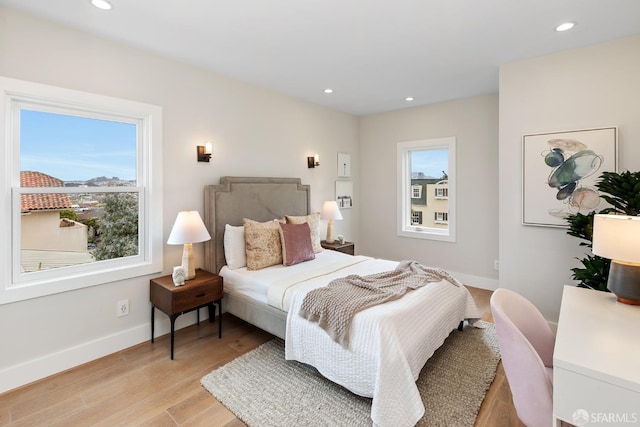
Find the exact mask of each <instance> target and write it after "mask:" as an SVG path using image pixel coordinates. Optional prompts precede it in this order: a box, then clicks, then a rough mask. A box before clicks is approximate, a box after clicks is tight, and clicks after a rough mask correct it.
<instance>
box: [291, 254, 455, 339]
mask: <svg viewBox="0 0 640 427" xmlns="http://www.w3.org/2000/svg"><path fill="white" fill-rule="evenodd" d="M441 280H446V281H448V282H450V283H451V284H453V285H455V286H462V284H461V283H460V282H459V281H458V280H456V279H455V278H454V277H452V276H451V275H450V274H449V273H447V272H446V271H444V270H442V269H439V268H432V267H425V266H423V265H421V264H419V263H417V262H416V261H402V262H400V264H398V266H397V267H396V268H395V270H392V271H386V272H383V273H377V274H371V275H368V276H358V275H355V274H352V275H349V276H346V277H341V278H339V279H335V280H332V281H331V283H329V284H328V285H327V286H325V287H323V288H318V289H314V290H312V291H311V292H309V293H308V294H307V295H306V296H305V297H304V300H303V301H302V306H301V308H300V313H299V314H300V316H302V317H304V318H305V319H307V320H309V321H311V322H314V323H317V324H318V325H319V326H320V327H321V328H322V329H324V330H325V331H326V332H327V334H329V336H330V337H331V338H332V339H333V340H334V341H336V342H337V343H339V344H340V345H341V346H342V347H344V348H348V347H349V328H350V326H351V321H352V320H353V316H355V315H356V313H358V312H359V311H362V310H364V309H366V308H368V307H371V306H374V305H377V304H382V303H384V302H387V301H393V300H395V299H398V298H400V297H402V296H403V295H404V294H406V293H407V292H409V291H410V290H413V289H417V288H419V287H422V286H424V285H426V284H427V283H429V282H439V281H441Z"/></svg>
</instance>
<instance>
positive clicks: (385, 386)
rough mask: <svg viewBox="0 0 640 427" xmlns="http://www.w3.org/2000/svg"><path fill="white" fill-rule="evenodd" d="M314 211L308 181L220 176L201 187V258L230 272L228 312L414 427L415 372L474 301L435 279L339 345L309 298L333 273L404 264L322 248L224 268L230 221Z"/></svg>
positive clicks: (363, 318) (376, 419) (361, 317)
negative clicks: (306, 305) (307, 305)
mask: <svg viewBox="0 0 640 427" xmlns="http://www.w3.org/2000/svg"><path fill="white" fill-rule="evenodd" d="M311 214H312V212H311V210H310V188H309V186H307V185H302V183H301V180H300V179H298V178H244V177H223V178H221V179H220V184H217V185H210V186H207V187H206V188H205V224H206V225H207V227H208V229H209V232H210V234H211V235H212V239H211V240H210V241H209V242H207V243H206V244H205V265H206V268H207V269H208V270H209V271H215V272H218V273H219V274H221V275H222V276H223V277H224V287H225V298H224V308H225V311H227V312H229V313H231V314H233V315H235V316H237V317H239V318H241V319H244V320H246V321H247V322H249V323H251V324H253V325H256V326H258V327H259V328H262V329H264V330H266V331H268V332H270V333H272V334H274V335H276V336H278V337H280V338H283V339H284V340H285V357H286V359H288V360H297V361H300V362H302V363H306V364H309V365H311V366H314V367H315V368H316V369H317V370H318V371H319V372H320V373H321V374H322V375H323V376H325V377H326V378H328V379H330V380H331V381H334V382H336V383H338V384H340V385H342V386H344V387H345V388H347V389H349V390H350V391H352V392H353V393H355V394H358V395H361V396H365V397H370V398H372V399H373V400H372V410H371V418H372V421H373V423H374V424H375V425H379V426H412V425H415V423H416V422H417V421H418V420H419V419H420V418H421V417H422V415H423V413H424V405H423V403H422V399H421V397H420V394H419V392H418V389H417V387H416V385H415V381H416V380H417V377H418V374H419V373H420V370H421V369H422V367H423V366H424V364H425V363H426V361H427V359H428V358H429V357H431V355H432V354H433V353H434V351H435V350H436V349H437V348H438V347H440V346H441V345H442V343H443V342H444V340H445V339H446V337H447V336H448V335H449V334H450V333H451V332H452V331H453V330H454V329H455V328H456V327H457V326H458V325H459V324H460V322H461V321H463V320H465V319H467V320H471V321H473V320H475V319H477V318H478V317H479V316H478V311H477V308H476V306H475V304H474V302H473V299H472V297H471V295H470V294H469V292H468V291H467V289H466V288H464V286H462V285H461V284H460V283H459V282H457V281H456V280H455V279H450V280H442V281H438V282H433V283H429V284H428V285H427V286H423V287H420V288H418V289H416V290H414V291H411V292H410V293H409V294H407V295H405V296H404V297H402V298H399V299H396V300H393V301H389V302H386V303H384V304H380V305H376V306H373V307H370V308H368V309H366V310H364V311H361V312H359V313H358V314H356V315H355V316H354V317H353V321H352V323H351V326H350V333H349V342H348V345H347V346H346V347H345V346H344V345H341V344H339V343H338V342H336V341H335V340H333V339H332V338H331V337H330V336H329V335H328V334H327V333H326V332H325V330H323V329H322V328H320V327H319V326H318V325H317V324H316V323H314V322H311V321H309V320H307V319H304V318H303V317H301V316H300V315H299V312H300V308H301V306H302V304H303V301H304V296H305V295H306V294H307V293H309V292H311V291H313V290H315V289H319V288H321V287H324V286H326V285H327V284H328V283H329V282H331V281H332V280H333V279H337V278H340V277H344V276H346V275H350V274H355V275H359V276H366V275H370V274H376V273H382V272H386V271H389V270H393V269H394V268H395V267H396V266H397V265H398V262H396V261H390V260H380V259H374V258H371V257H366V256H350V255H346V254H343V253H339V252H336V251H329V250H326V251H320V252H317V253H315V259H313V260H312V261H309V262H301V263H298V264H295V265H292V266H284V265H282V264H280V265H274V266H271V267H267V268H264V269H260V270H248V269H247V268H246V267H238V265H235V264H236V262H235V260H233V261H231V260H230V265H229V266H228V265H227V261H226V258H225V246H224V241H225V229H226V230H227V233H226V234H227V238H229V236H232V235H233V233H232V232H231V230H232V229H235V231H234V232H238V231H239V230H241V229H240V228H235V227H239V226H241V225H242V224H243V219H244V218H251V219H252V220H255V221H259V222H267V221H272V220H274V219H279V218H283V217H285V216H286V215H289V216H299V217H302V216H306V215H311ZM234 226H235V227H234ZM227 243H228V247H227V250H229V248H231V247H232V244H231V242H230V241H229V240H227ZM228 254H229V252H228ZM229 256H230V258H232V257H234V255H233V254H231V255H229ZM231 266H233V267H234V268H230V267H231ZM454 282H457V283H454ZM417 325H419V327H416V326H417Z"/></svg>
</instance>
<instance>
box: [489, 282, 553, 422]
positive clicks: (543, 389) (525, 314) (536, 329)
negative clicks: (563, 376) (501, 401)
mask: <svg viewBox="0 0 640 427" xmlns="http://www.w3.org/2000/svg"><path fill="white" fill-rule="evenodd" d="M491 313H492V315H493V321H494V323H495V327H496V332H497V335H498V344H499V346H500V353H501V355H502V364H503V366H504V371H505V374H506V376H507V382H508V383H509V387H510V388H511V394H512V395H513V403H514V405H515V407H516V412H517V413H518V418H520V421H522V422H523V423H524V424H526V425H527V426H528V427H538V426H544V427H549V426H550V425H552V417H553V415H552V413H553V346H554V344H555V336H554V335H553V332H552V331H551V328H549V325H548V324H547V321H546V320H545V319H544V317H542V314H540V312H539V311H538V309H537V308H536V307H535V306H534V305H533V304H532V303H531V302H529V301H528V300H527V299H526V298H524V297H522V296H521V295H518V294H517V293H515V292H513V291H510V290H508V289H497V290H496V291H495V292H494V293H493V295H492V296H491Z"/></svg>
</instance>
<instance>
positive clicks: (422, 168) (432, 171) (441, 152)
mask: <svg viewBox="0 0 640 427" xmlns="http://www.w3.org/2000/svg"><path fill="white" fill-rule="evenodd" d="M442 171H445V172H447V173H449V153H448V150H447V149H434V150H419V151H412V152H411V172H412V173H415V172H423V173H424V174H425V175H426V176H428V177H433V178H441V177H442Z"/></svg>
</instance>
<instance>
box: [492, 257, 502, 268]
mask: <svg viewBox="0 0 640 427" xmlns="http://www.w3.org/2000/svg"><path fill="white" fill-rule="evenodd" d="M493 269H494V270H500V261H498V260H497V259H496V260H494V261H493Z"/></svg>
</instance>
